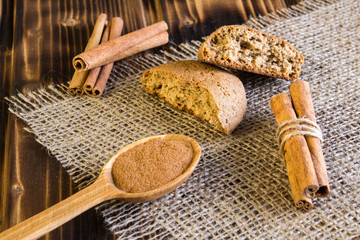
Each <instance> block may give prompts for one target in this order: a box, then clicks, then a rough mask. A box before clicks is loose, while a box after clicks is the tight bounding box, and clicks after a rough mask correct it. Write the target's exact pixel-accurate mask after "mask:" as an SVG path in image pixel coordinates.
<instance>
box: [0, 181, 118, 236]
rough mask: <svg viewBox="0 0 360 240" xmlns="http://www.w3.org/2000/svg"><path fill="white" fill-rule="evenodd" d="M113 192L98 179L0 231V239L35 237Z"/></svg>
mask: <svg viewBox="0 0 360 240" xmlns="http://www.w3.org/2000/svg"><path fill="white" fill-rule="evenodd" d="M113 192H114V191H113V189H112V188H111V187H110V186H108V185H107V184H106V182H105V181H103V180H102V179H99V180H98V181H96V182H94V183H93V184H92V185H90V186H88V187H87V188H85V189H83V190H81V191H79V192H77V193H75V194H74V195H72V196H70V197H68V198H66V199H65V200H63V201H61V202H59V203H57V204H55V205H53V206H52V207H50V208H48V209H46V210H44V211H43V212H41V213H39V214H37V215H35V216H32V217H30V218H28V219H26V220H25V221H23V222H21V223H19V224H17V225H15V226H14V227H12V228H10V229H8V230H6V231H4V232H2V233H0V239H2V240H14V239H37V238H39V237H41V236H42V235H44V234H46V233H48V232H50V231H51V230H53V229H55V228H57V227H59V226H60V225H62V224H64V223H66V222H67V221H69V220H71V219H73V218H74V217H76V216H78V215H80V214H81V213H83V212H85V211H86V210H88V209H90V208H92V207H94V206H96V205H97V204H99V203H101V202H103V201H105V200H109V199H111V198H112V197H113Z"/></svg>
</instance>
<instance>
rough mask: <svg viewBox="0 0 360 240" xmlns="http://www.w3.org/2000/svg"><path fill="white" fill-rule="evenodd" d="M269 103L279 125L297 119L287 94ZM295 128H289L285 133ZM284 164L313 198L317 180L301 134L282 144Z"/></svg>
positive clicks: (304, 190) (305, 191)
mask: <svg viewBox="0 0 360 240" xmlns="http://www.w3.org/2000/svg"><path fill="white" fill-rule="evenodd" d="M270 105H271V108H272V110H273V113H274V115H275V118H276V121H277V123H278V125H279V126H281V124H282V123H283V122H285V121H289V120H294V119H297V117H296V114H295V111H294V109H293V106H292V103H291V99H290V97H289V95H288V94H285V93H281V94H278V95H276V96H275V97H273V98H272V99H271V100H270ZM293 131H296V130H289V131H288V132H287V134H290V133H292V132H293ZM284 157H285V160H286V166H287V167H289V165H290V168H291V169H294V174H295V177H296V179H297V181H298V183H299V187H300V189H301V191H302V192H303V194H306V195H307V196H308V197H310V198H313V197H314V196H315V192H316V191H317V190H318V188H319V187H318V180H317V176H316V173H315V170H314V166H313V162H312V159H311V155H310V152H309V149H308V146H307V143H306V140H305V137H304V136H302V135H294V136H292V137H291V138H289V139H288V140H287V141H286V142H285V144H284Z"/></svg>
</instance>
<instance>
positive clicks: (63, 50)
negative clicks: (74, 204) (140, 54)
mask: <svg viewBox="0 0 360 240" xmlns="http://www.w3.org/2000/svg"><path fill="white" fill-rule="evenodd" d="M297 2H298V0H227V1H223V0H187V1H185V0H183V1H181V0H149V1H146V0H143V1H141V0H118V1H115V0H103V1H102V0H83V1H73V0H18V1H13V0H2V1H1V0H0V74H1V80H0V81H1V82H0V83H1V92H0V99H1V109H0V111H1V118H0V121H1V122H0V126H1V129H0V135H1V140H0V157H1V160H0V179H1V181H0V189H1V193H0V232H2V231H4V230H6V229H7V228H9V227H11V226H13V225H15V224H16V223H18V222H20V221H23V220H25V219H27V218H29V217H31V216H33V215H35V214H36V213H39V212H41V211H42V210H44V209H46V208H47V207H49V206H51V205H53V204H55V203H57V202H59V201H61V200H62V199H64V198H66V197H68V196H69V195H71V194H72V193H74V192H75V191H76V190H75V188H74V186H73V184H72V181H71V178H70V177H69V176H68V175H67V173H66V172H65V170H64V169H63V168H62V166H61V165H60V163H59V162H58V161H57V160H56V159H55V158H54V157H52V156H50V155H49V154H48V152H47V151H46V149H44V147H43V146H41V145H40V144H39V143H37V142H36V141H35V138H34V135H32V134H30V133H29V132H27V131H25V130H24V127H26V125H25V124H24V123H23V122H22V121H21V120H20V119H17V118H16V117H14V116H13V115H12V114H10V113H9V112H8V110H7V107H8V106H7V104H6V102H5V101H4V97H5V96H11V95H14V94H16V93H17V92H24V91H25V90H32V89H37V88H39V87H41V86H44V85H47V84H49V83H54V82H55V83H58V82H67V81H69V80H70V79H71V76H72V74H73V72H74V70H73V68H72V66H71V59H72V58H73V56H75V55H76V54H78V53H80V52H82V50H83V49H84V47H85V45H86V43H87V39H88V37H89V35H90V34H91V31H92V28H93V25H94V23H95V20H96V18H97V16H98V14H100V13H106V14H107V15H108V16H109V17H112V16H120V17H122V18H123V19H124V31H123V33H127V32H131V31H134V30H136V29H139V28H141V27H144V26H146V25H149V24H151V23H154V22H157V21H159V20H165V21H166V22H167V23H168V24H169V34H170V41H171V42H172V43H174V44H178V43H181V42H184V41H187V40H193V39H201V37H202V36H206V35H208V34H210V33H211V32H212V31H214V30H215V29H216V28H218V27H220V26H222V25H225V24H241V23H243V22H244V21H246V20H248V19H249V18H250V17H257V16H259V15H267V14H268V13H270V12H273V11H275V10H277V9H281V8H285V7H288V6H291V5H293V4H296V3H297ZM113 238H115V236H113V235H111V234H110V233H109V232H108V231H107V230H106V229H105V227H104V225H103V221H102V219H101V217H99V216H97V215H96V213H95V210H93V209H92V210H89V211H87V212H85V213H83V214H82V215H80V216H79V217H77V218H75V219H74V220H72V221H70V222H68V223H66V224H64V225H63V226H61V227H59V228H58V229H56V230H54V231H52V232H51V233H49V234H47V235H46V236H45V237H43V238H42V239H113Z"/></svg>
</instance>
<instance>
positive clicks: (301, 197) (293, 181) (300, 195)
mask: <svg viewBox="0 0 360 240" xmlns="http://www.w3.org/2000/svg"><path fill="white" fill-rule="evenodd" d="M286 169H287V172H288V178H289V184H290V189H291V194H292V197H293V200H294V204H295V207H297V208H301V209H304V210H305V211H310V210H311V209H312V207H313V203H312V200H311V198H309V197H308V196H306V195H305V194H304V191H303V190H302V189H301V188H300V185H299V182H298V180H297V178H296V173H295V171H296V169H294V165H293V164H290V165H287V166H286Z"/></svg>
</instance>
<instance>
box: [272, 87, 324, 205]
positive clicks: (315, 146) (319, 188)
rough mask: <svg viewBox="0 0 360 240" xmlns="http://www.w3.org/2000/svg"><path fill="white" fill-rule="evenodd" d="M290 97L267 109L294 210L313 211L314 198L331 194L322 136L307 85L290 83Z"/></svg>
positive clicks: (276, 99) (277, 98) (281, 97)
mask: <svg viewBox="0 0 360 240" xmlns="http://www.w3.org/2000/svg"><path fill="white" fill-rule="evenodd" d="M290 96H291V97H290ZM290 96H289V95H288V94H286V93H281V94H278V95H276V96H274V97H273V98H272V99H271V100H270V105H271V108H272V111H273V113H274V116H275V118H276V121H277V124H278V126H279V130H280V131H278V137H279V145H280V146H281V150H282V153H283V154H284V157H285V161H286V168H287V173H288V178H289V183H290V188H291V192H292V195H293V199H294V202H295V206H296V207H297V208H302V209H304V210H307V211H308V210H310V209H312V207H313V202H312V199H313V198H314V197H325V196H327V195H328V194H329V193H330V188H329V181H328V176H327V172H326V166H325V160H324V156H323V152H322V148H321V140H322V135H321V131H320V130H319V127H318V126H317V124H316V118H315V111H314V106H313V101H312V98H311V92H310V87H309V84H308V83H307V82H305V81H296V82H294V83H292V84H291V86H290ZM280 128H281V129H280Z"/></svg>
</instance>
